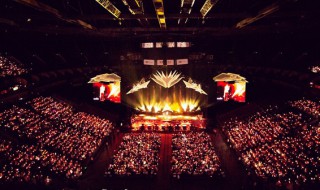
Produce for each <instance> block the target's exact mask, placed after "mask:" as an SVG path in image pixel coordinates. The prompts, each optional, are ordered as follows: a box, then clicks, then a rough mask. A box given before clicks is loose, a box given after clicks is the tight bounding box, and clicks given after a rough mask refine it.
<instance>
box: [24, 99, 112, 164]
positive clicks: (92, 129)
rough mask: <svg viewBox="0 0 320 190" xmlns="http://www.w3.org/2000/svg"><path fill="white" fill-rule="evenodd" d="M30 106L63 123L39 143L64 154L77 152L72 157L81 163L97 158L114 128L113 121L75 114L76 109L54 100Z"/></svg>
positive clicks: (40, 100) (44, 136) (42, 136)
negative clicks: (101, 146) (99, 150)
mask: <svg viewBox="0 0 320 190" xmlns="http://www.w3.org/2000/svg"><path fill="white" fill-rule="evenodd" d="M28 104H29V105H31V106H32V108H33V109H34V110H36V111H37V112H39V113H41V114H43V115H45V116H47V117H48V118H50V119H51V120H55V121H59V127H60V129H59V130H58V129H57V130H56V131H55V130H52V132H50V133H44V134H43V135H41V137H39V138H40V140H39V141H40V142H42V143H44V144H46V145H48V146H50V147H53V148H56V149H59V150H60V151H62V152H63V153H68V152H70V151H73V152H74V154H73V155H72V157H73V158H75V159H78V160H81V161H84V160H86V159H88V158H90V157H91V156H93V154H94V152H95V151H96V150H97V148H98V147H99V146H100V145H101V143H102V141H103V139H104V138H105V137H106V136H108V135H109V134H110V133H111V132H112V130H113V129H114V127H113V125H112V123H111V122H110V121H109V120H107V119H101V118H99V117H96V116H94V115H90V114H87V113H84V112H74V111H73V110H74V109H73V107H72V106H70V105H68V104H66V103H64V102H59V101H57V100H55V99H53V98H52V97H39V98H35V99H33V100H31V101H30V102H29V103H28ZM61 110H62V111H61Z"/></svg>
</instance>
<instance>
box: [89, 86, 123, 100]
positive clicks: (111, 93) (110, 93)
mask: <svg viewBox="0 0 320 190" xmlns="http://www.w3.org/2000/svg"><path fill="white" fill-rule="evenodd" d="M93 90H94V92H93V94H94V98H93V99H94V100H99V101H101V102H103V101H106V100H109V101H111V102H115V103H120V102H121V95H120V82H113V83H108V84H106V83H93Z"/></svg>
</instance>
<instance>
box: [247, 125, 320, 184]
mask: <svg viewBox="0 0 320 190" xmlns="http://www.w3.org/2000/svg"><path fill="white" fill-rule="evenodd" d="M319 147H320V127H311V128H310V129H308V128H307V127H304V129H303V130H302V131H300V132H299V133H298V134H297V135H296V136H293V137H284V138H283V139H279V140H275V141H274V142H272V143H266V144H264V145H262V146H260V147H256V148H253V149H250V150H248V151H246V152H244V153H242V155H241V159H242V161H243V162H244V163H245V164H246V165H248V166H250V167H252V168H253V169H254V171H255V173H256V174H257V175H258V176H260V177H262V178H268V177H270V178H272V179H274V180H275V181H276V182H277V183H278V184H279V185H281V184H286V183H293V182H294V183H296V184H300V183H303V182H306V181H318V182H319V181H320V175H319V170H320V160H319V155H320V154H319V153H320V152H319V151H320V149H319Z"/></svg>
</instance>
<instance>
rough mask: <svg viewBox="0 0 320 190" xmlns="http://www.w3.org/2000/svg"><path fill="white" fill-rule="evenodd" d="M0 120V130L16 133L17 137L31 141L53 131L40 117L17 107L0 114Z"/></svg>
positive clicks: (50, 125)
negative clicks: (47, 131)
mask: <svg viewBox="0 0 320 190" xmlns="http://www.w3.org/2000/svg"><path fill="white" fill-rule="evenodd" d="M0 118H1V120H0V126H1V128H2V129H0V130H3V129H4V130H6V131H8V132H11V133H16V134H17V135H18V136H19V137H26V138H29V139H33V138H35V137H36V136H37V135H40V134H42V133H43V132H45V131H46V130H50V129H53V125H52V124H51V123H50V122H48V121H47V120H45V119H43V118H42V117H41V116H40V115H38V114H35V113H33V112H31V111H30V110H28V109H25V108H20V107H17V106H13V107H12V108H10V109H7V110H5V111H3V112H1V113H0ZM3 127H4V128H3Z"/></svg>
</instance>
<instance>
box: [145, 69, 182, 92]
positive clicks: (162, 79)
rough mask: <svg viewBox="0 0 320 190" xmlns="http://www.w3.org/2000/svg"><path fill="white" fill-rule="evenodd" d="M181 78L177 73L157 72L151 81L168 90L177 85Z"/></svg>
mask: <svg viewBox="0 0 320 190" xmlns="http://www.w3.org/2000/svg"><path fill="white" fill-rule="evenodd" d="M182 78H183V77H181V73H178V72H177V71H173V72H172V71H170V72H169V74H168V73H167V72H166V73H164V72H163V71H161V72H159V71H157V73H156V74H153V77H151V79H152V80H153V81H154V82H156V83H157V84H159V85H160V86H162V87H164V88H170V87H172V86H174V85H175V84H177V83H178V82H179V81H180V80H181V79H182Z"/></svg>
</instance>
